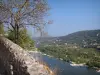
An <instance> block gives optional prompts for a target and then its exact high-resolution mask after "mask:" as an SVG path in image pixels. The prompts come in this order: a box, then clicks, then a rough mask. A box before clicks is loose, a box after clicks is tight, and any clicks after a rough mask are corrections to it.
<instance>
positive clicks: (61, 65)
mask: <svg viewBox="0 0 100 75" xmlns="http://www.w3.org/2000/svg"><path fill="white" fill-rule="evenodd" d="M36 55H37V54H36ZM39 55H40V54H39ZM39 57H42V60H43V61H44V62H46V63H47V64H48V66H49V67H50V68H51V69H53V68H55V67H56V68H57V69H58V71H57V75H100V73H98V72H96V71H95V70H93V69H88V68H87V67H85V66H81V67H78V66H71V65H70V63H68V62H63V61H61V60H58V59H56V58H53V57H48V56H46V55H42V56H39Z"/></svg>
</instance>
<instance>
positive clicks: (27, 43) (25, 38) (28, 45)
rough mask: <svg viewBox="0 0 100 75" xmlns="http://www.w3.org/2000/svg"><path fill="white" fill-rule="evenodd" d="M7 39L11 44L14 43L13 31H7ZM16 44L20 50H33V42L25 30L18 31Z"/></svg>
mask: <svg viewBox="0 0 100 75" xmlns="http://www.w3.org/2000/svg"><path fill="white" fill-rule="evenodd" d="M7 38H8V39H10V40H12V41H13V42H15V39H14V31H9V32H8V36H7ZM17 44H18V45H19V46H21V47H22V48H24V49H32V48H34V41H33V40H32V38H31V37H30V36H29V35H28V34H27V30H26V29H21V30H20V31H19V39H18V42H17Z"/></svg>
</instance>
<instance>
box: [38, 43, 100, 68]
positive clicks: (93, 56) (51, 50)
mask: <svg viewBox="0 0 100 75" xmlns="http://www.w3.org/2000/svg"><path fill="white" fill-rule="evenodd" d="M39 50H40V51H41V52H44V53H46V54H49V55H52V56H54V57H56V58H59V59H61V58H62V59H63V61H67V62H69V61H73V62H75V63H78V64H79V63H86V64H87V65H88V66H89V67H98V68H100V52H98V51H97V50H96V49H94V48H68V47H66V46H64V45H60V46H54V45H52V46H45V47H43V46H42V47H40V48H39Z"/></svg>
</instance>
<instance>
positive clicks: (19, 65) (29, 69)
mask: <svg viewBox="0 0 100 75" xmlns="http://www.w3.org/2000/svg"><path fill="white" fill-rule="evenodd" d="M0 75H52V74H51V73H50V71H48V70H46V69H45V68H44V65H42V64H39V63H38V62H37V61H36V60H35V59H34V58H33V57H32V56H30V55H29V54H28V53H27V52H26V51H25V50H23V49H22V48H21V47H20V46H18V45H16V44H15V43H13V42H11V41H10V40H8V39H6V38H4V37H0Z"/></svg>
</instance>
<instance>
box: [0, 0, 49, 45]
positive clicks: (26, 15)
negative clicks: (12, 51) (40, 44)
mask: <svg viewBox="0 0 100 75" xmlns="http://www.w3.org/2000/svg"><path fill="white" fill-rule="evenodd" d="M47 10H48V5H47V1H46V0H0V21H1V22H3V23H4V24H5V26H6V27H7V28H8V30H10V31H12V32H13V37H14V38H13V39H14V42H15V43H18V40H19V34H20V30H21V29H22V28H26V27H27V26H30V25H31V26H32V27H33V28H35V29H36V30H39V31H42V29H43V28H44V26H45V25H46V22H45V21H44V17H45V16H46V14H47Z"/></svg>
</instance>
